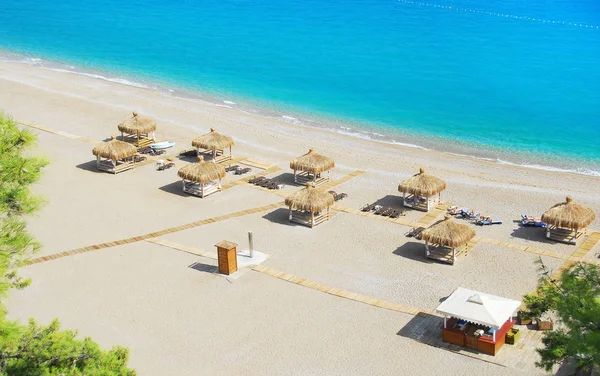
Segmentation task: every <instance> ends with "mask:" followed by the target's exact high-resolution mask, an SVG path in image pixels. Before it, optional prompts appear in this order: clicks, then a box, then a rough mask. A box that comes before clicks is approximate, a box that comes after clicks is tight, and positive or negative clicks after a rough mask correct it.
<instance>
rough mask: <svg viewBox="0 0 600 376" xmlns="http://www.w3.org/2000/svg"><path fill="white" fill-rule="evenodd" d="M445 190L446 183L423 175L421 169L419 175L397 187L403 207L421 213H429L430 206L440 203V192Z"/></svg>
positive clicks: (423, 171) (423, 172)
mask: <svg viewBox="0 0 600 376" xmlns="http://www.w3.org/2000/svg"><path fill="white" fill-rule="evenodd" d="M444 189H446V182H445V181H443V180H442V179H440V178H436V177H435V176H431V175H427V174H425V170H424V169H423V168H421V169H420V170H419V173H418V174H416V175H414V176H412V177H411V178H409V179H407V180H405V181H404V182H402V183H400V185H398V191H399V192H402V198H403V199H404V206H406V207H409V208H413V209H416V210H421V211H425V212H427V211H429V208H430V207H431V206H432V205H436V204H438V203H440V200H441V192H442V191H443V190H444Z"/></svg>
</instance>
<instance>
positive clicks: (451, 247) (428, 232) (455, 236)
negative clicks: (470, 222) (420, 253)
mask: <svg viewBox="0 0 600 376" xmlns="http://www.w3.org/2000/svg"><path fill="white" fill-rule="evenodd" d="M474 237H475V230H473V229H472V228H471V227H469V226H467V225H464V224H460V223H456V222H454V221H453V220H452V219H450V216H449V215H446V216H445V217H444V219H442V220H441V221H438V222H436V223H434V224H433V225H431V226H430V227H429V228H426V229H425V230H423V232H422V233H421V239H423V240H425V256H427V257H428V258H430V259H433V260H438V261H442V262H447V263H449V264H452V265H454V261H456V248H458V247H460V246H466V245H467V243H468V242H469V240H471V239H473V238H474Z"/></svg>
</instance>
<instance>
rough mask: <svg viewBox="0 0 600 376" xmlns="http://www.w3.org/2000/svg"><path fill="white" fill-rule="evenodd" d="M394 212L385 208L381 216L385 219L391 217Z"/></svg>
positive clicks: (392, 209)
mask: <svg viewBox="0 0 600 376" xmlns="http://www.w3.org/2000/svg"><path fill="white" fill-rule="evenodd" d="M393 211H394V208H390V207H387V208H385V209H384V210H383V212H382V213H381V215H382V216H384V217H389V216H390V215H391V214H392V212H393Z"/></svg>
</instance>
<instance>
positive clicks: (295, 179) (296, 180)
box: [294, 170, 298, 183]
mask: <svg viewBox="0 0 600 376" xmlns="http://www.w3.org/2000/svg"><path fill="white" fill-rule="evenodd" d="M297 182H298V179H297V178H296V170H294V183H297Z"/></svg>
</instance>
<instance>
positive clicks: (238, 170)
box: [233, 166, 252, 175]
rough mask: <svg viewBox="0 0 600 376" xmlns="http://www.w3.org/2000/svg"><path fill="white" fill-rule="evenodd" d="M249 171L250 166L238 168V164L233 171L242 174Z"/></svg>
mask: <svg viewBox="0 0 600 376" xmlns="http://www.w3.org/2000/svg"><path fill="white" fill-rule="evenodd" d="M250 171H252V169H251V168H250V167H244V168H239V166H238V168H236V169H235V170H234V172H233V173H234V174H235V175H243V174H246V173H248V172H250Z"/></svg>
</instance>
